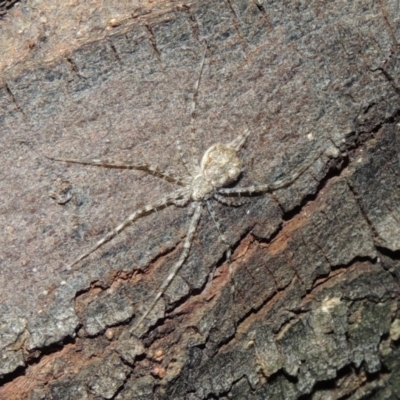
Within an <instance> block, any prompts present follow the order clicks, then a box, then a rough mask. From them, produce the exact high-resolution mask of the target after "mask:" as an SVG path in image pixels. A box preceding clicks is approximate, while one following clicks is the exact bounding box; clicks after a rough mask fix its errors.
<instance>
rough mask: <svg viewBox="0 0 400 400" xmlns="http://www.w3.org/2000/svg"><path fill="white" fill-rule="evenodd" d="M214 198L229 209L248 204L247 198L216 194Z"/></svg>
mask: <svg viewBox="0 0 400 400" xmlns="http://www.w3.org/2000/svg"><path fill="white" fill-rule="evenodd" d="M214 198H215V200H217V201H218V203H221V204H223V205H224V206H228V207H240V206H242V205H244V204H246V203H247V202H248V199H246V198H245V197H241V198H240V197H227V196H222V194H219V193H214Z"/></svg>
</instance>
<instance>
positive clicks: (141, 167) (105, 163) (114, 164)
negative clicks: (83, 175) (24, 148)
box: [46, 156, 185, 186]
mask: <svg viewBox="0 0 400 400" xmlns="http://www.w3.org/2000/svg"><path fill="white" fill-rule="evenodd" d="M46 158H48V159H50V160H53V161H63V162H69V163H74V164H82V165H95V166H97V167H105V168H117V169H134V170H138V171H144V172H147V173H148V174H150V175H154V176H156V177H157V178H161V179H165V180H166V181H168V182H174V183H177V184H178V185H181V186H184V185H185V183H184V181H183V179H181V178H179V177H177V176H175V175H172V174H170V173H167V172H164V171H162V170H160V169H159V168H158V167H157V166H153V165H149V164H146V163H139V164H126V163H122V162H118V161H110V160H87V161H85V160H76V159H73V158H55V157H49V156H46Z"/></svg>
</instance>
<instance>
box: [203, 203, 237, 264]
mask: <svg viewBox="0 0 400 400" xmlns="http://www.w3.org/2000/svg"><path fill="white" fill-rule="evenodd" d="M206 206H207V210H208V212H209V214H210V216H211V219H212V220H213V222H214V225H215V227H216V228H217V231H218V233H219V237H220V239H221V242H222V243H223V244H224V245H225V246H226V247H227V250H226V259H227V260H228V262H229V261H230V259H231V255H232V250H231V246H230V244H229V243H228V241H227V239H226V236H225V234H224V233H223V232H222V229H221V225H220V224H219V222H218V220H217V217H216V215H215V212H214V209H213V208H212V205H211V203H210V202H209V201H206Z"/></svg>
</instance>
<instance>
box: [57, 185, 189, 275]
mask: <svg viewBox="0 0 400 400" xmlns="http://www.w3.org/2000/svg"><path fill="white" fill-rule="evenodd" d="M185 196H187V193H186V191H185V190H182V189H178V190H176V191H175V192H173V193H172V194H171V195H169V196H166V197H164V198H163V199H161V200H160V201H158V202H155V203H153V204H149V205H147V206H145V207H142V208H140V209H139V210H136V211H135V212H133V213H132V214H131V215H129V217H128V218H126V219H125V220H124V221H122V222H121V223H120V224H119V225H118V226H116V227H115V228H114V229H113V230H111V231H110V232H108V233H107V235H106V236H104V237H103V238H102V239H100V240H99V241H98V242H97V243H96V244H95V245H94V246H92V247H91V248H90V249H89V250H87V251H86V252H85V253H82V254H81V255H80V256H78V257H76V258H75V259H74V260H73V261H72V262H71V263H70V264H68V265H67V266H66V267H65V268H64V269H63V270H70V269H71V268H72V267H73V266H75V265H76V264H77V263H78V262H79V261H81V260H83V259H84V258H86V257H88V256H89V255H90V254H92V253H94V252H95V251H96V250H97V249H98V248H100V247H101V246H103V245H104V244H105V243H107V242H109V241H110V240H112V239H113V238H114V237H115V236H117V235H118V234H119V233H120V232H122V231H123V230H124V229H125V228H126V227H127V226H128V225H129V224H131V223H132V222H133V221H135V220H136V219H138V218H140V217H143V216H145V215H147V214H150V213H152V212H154V211H157V210H158V209H162V208H165V207H168V206H169V205H171V204H175V201H178V202H179V201H180V200H181V199H182V198H183V197H185Z"/></svg>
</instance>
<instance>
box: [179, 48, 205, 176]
mask: <svg viewBox="0 0 400 400" xmlns="http://www.w3.org/2000/svg"><path fill="white" fill-rule="evenodd" d="M206 54H207V44H205V45H204V54H203V58H202V61H201V65H200V72H199V77H198V78H197V80H196V82H195V83H194V86H193V97H192V102H191V105H190V139H191V144H192V147H191V149H190V152H191V154H190V155H191V157H192V162H193V164H194V160H195V159H196V157H195V156H196V148H195V146H194V143H195V141H196V125H195V119H196V104H197V98H198V94H199V86H200V80H201V76H202V74H203V68H204V62H205V59H206ZM177 147H178V151H179V157H180V159H181V161H182V164H183V165H184V167H185V169H186V171H187V172H188V174H189V175H190V176H195V175H196V173H195V172H194V171H193V167H192V166H191V165H190V164H189V163H188V162H187V160H186V158H185V156H184V155H183V150H182V146H181V142H180V141H179V140H178V141H177Z"/></svg>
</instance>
